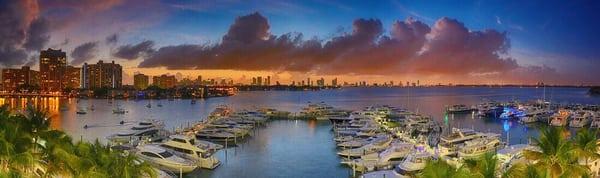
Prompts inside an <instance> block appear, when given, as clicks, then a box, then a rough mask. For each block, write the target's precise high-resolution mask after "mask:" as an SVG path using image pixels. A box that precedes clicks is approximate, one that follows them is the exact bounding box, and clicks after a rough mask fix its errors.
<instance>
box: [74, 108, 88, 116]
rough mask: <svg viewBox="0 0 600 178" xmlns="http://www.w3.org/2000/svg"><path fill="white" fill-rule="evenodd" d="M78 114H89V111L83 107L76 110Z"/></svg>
mask: <svg viewBox="0 0 600 178" xmlns="http://www.w3.org/2000/svg"><path fill="white" fill-rule="evenodd" d="M76 113H77V114H80V115H83V114H87V111H85V110H83V109H79V110H77V112H76Z"/></svg>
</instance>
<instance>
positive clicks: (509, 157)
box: [496, 144, 534, 170]
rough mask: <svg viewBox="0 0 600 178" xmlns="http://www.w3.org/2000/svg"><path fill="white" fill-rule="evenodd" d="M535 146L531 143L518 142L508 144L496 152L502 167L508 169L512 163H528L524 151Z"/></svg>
mask: <svg viewBox="0 0 600 178" xmlns="http://www.w3.org/2000/svg"><path fill="white" fill-rule="evenodd" d="M533 148H534V147H533V146H531V145H529V144H516V145H510V146H506V147H505V148H502V149H500V150H498V151H497V152H496V156H497V158H498V163H499V164H500V169H502V170H507V169H509V168H510V167H511V166H512V165H514V164H517V163H527V160H526V159H524V157H523V155H522V152H523V150H526V149H533Z"/></svg>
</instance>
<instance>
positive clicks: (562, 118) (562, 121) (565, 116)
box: [550, 109, 571, 126]
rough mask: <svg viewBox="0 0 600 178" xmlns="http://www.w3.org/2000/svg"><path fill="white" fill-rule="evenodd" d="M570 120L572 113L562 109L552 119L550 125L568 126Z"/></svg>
mask: <svg viewBox="0 0 600 178" xmlns="http://www.w3.org/2000/svg"><path fill="white" fill-rule="evenodd" d="M569 118H571V112H570V111H568V110H565V109H561V110H559V111H558V112H557V113H554V115H552V116H551V117H550V125H552V126H566V125H567V124H568V120H569Z"/></svg>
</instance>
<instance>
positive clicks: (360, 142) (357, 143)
mask: <svg viewBox="0 0 600 178" xmlns="http://www.w3.org/2000/svg"><path fill="white" fill-rule="evenodd" d="M382 139H387V136H385V135H378V136H375V137H369V138H360V137H358V138H354V139H352V140H350V141H346V142H342V143H339V144H337V146H338V147H342V148H358V147H361V146H364V145H367V144H369V143H373V142H376V141H380V140H382Z"/></svg>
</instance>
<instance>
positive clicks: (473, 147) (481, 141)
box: [458, 133, 504, 159]
mask: <svg viewBox="0 0 600 178" xmlns="http://www.w3.org/2000/svg"><path fill="white" fill-rule="evenodd" d="M499 137H500V135H499V134H493V133H487V134H484V136H483V137H482V138H478V139H474V140H469V141H465V144H464V145H463V146H462V147H460V148H459V149H458V157H459V158H461V159H469V158H476V157H479V156H481V155H483V154H485V153H488V152H496V151H497V150H498V149H499V148H502V147H504V143H502V142H501V141H500V138H499Z"/></svg>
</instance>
